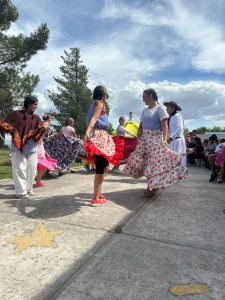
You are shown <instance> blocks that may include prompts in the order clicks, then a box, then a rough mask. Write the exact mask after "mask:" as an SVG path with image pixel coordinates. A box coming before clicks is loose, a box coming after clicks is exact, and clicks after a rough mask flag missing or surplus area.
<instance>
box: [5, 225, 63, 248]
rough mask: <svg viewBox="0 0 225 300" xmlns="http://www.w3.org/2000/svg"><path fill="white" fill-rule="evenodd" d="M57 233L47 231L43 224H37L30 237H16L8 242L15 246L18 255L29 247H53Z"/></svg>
mask: <svg viewBox="0 0 225 300" xmlns="http://www.w3.org/2000/svg"><path fill="white" fill-rule="evenodd" d="M58 233H59V231H51V232H50V231H48V230H47V228H46V227H45V225H44V224H42V223H39V224H37V225H36V226H35V228H34V230H33V232H32V233H31V235H27V236H18V237H16V238H15V239H13V240H11V241H9V243H11V244H16V249H15V252H16V253H20V252H22V251H23V250H25V249H26V248H29V247H50V248H53V247H55V246H56V245H55V242H54V241H53V238H54V237H55V236H56V235H57V234H58Z"/></svg>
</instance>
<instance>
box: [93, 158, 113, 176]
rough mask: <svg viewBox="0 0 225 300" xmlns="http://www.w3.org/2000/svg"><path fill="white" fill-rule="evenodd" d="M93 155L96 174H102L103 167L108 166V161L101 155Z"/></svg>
mask: <svg viewBox="0 0 225 300" xmlns="http://www.w3.org/2000/svg"><path fill="white" fill-rule="evenodd" d="M94 157H95V168H96V174H104V173H105V168H106V167H108V165H109V162H108V160H107V159H106V158H105V157H104V156H102V155H96V154H95V155H94Z"/></svg>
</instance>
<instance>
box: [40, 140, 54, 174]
mask: <svg viewBox="0 0 225 300" xmlns="http://www.w3.org/2000/svg"><path fill="white" fill-rule="evenodd" d="M56 165H57V160H55V159H53V158H51V157H47V156H46V155H45V149H44V144H43V142H40V143H39V144H38V165H37V169H38V171H43V170H44V169H48V170H51V171H53V170H55V169H56Z"/></svg>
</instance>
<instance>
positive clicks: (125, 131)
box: [119, 125, 136, 137]
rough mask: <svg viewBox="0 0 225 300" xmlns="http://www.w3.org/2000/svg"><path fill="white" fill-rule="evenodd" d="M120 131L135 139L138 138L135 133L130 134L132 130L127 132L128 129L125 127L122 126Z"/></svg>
mask: <svg viewBox="0 0 225 300" xmlns="http://www.w3.org/2000/svg"><path fill="white" fill-rule="evenodd" d="M119 130H120V131H122V132H124V133H127V134H129V135H131V136H133V137H136V136H135V135H134V134H133V133H131V132H130V130H127V129H126V128H125V127H123V126H122V125H120V127H119Z"/></svg>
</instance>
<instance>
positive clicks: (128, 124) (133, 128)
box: [124, 121, 139, 136]
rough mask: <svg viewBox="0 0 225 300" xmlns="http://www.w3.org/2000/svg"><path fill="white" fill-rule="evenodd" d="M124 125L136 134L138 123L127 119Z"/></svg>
mask: <svg viewBox="0 0 225 300" xmlns="http://www.w3.org/2000/svg"><path fill="white" fill-rule="evenodd" d="M124 127H125V128H126V129H127V130H129V131H130V132H131V133H132V134H134V135H135V136H137V133H138V128H139V123H134V122H133V121H128V122H126V123H125V125H124ZM126 136H130V135H128V134H126Z"/></svg>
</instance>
